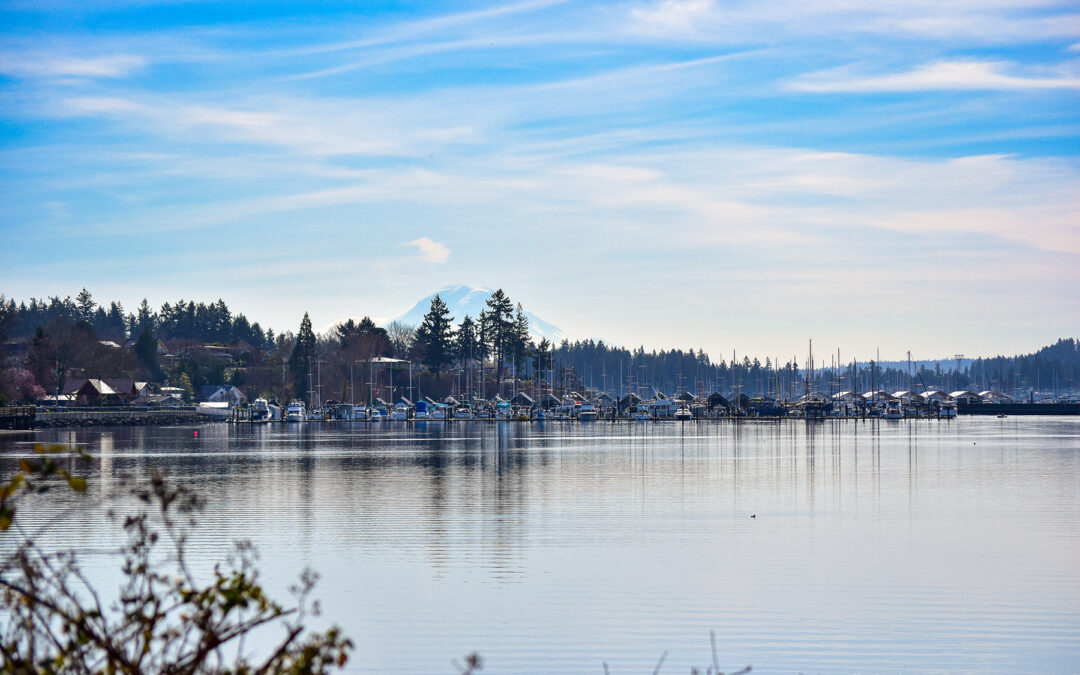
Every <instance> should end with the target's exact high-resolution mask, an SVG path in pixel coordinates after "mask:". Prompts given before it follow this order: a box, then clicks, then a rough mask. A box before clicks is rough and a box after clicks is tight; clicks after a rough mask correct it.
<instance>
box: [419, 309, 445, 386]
mask: <svg viewBox="0 0 1080 675" xmlns="http://www.w3.org/2000/svg"><path fill="white" fill-rule="evenodd" d="M453 321H454V317H452V316H450V310H449V309H448V308H447V307H446V303H445V302H443V301H442V298H440V297H439V295H438V294H435V297H434V298H432V299H431V309H429V310H428V313H427V314H425V315H424V320H423V321H422V322H421V323H420V327H419V328H418V329H417V331H416V340H417V343H418V344H419V345H420V349H421V354H422V357H423V363H424V365H425V366H427V367H428V368H430V369H431V370H432V371H433V372H434V373H435V377H436V378H437V377H439V373H440V371H441V370H442V366H443V364H444V363H446V362H448V361H450V359H451V358H452V357H453V349H452V347H453V343H452V338H453Z"/></svg>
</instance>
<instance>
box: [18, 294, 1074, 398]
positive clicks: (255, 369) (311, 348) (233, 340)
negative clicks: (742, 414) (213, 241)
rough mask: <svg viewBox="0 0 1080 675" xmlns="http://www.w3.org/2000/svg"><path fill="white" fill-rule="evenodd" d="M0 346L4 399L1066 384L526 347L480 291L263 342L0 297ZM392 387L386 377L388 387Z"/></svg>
mask: <svg viewBox="0 0 1080 675" xmlns="http://www.w3.org/2000/svg"><path fill="white" fill-rule="evenodd" d="M159 340H161V341H163V343H164V344H166V345H167V347H168V351H169V352H170V354H169V356H168V357H166V360H162V359H160V358H159V349H158V341H159ZM0 341H3V342H4V343H12V342H14V343H20V342H21V343H22V344H23V346H24V352H22V355H21V357H16V358H12V357H10V356H9V357H8V358H7V359H6V363H5V366H6V367H5V368H3V369H2V371H0V398H2V399H3V400H7V401H29V400H33V399H34V398H35V397H39V396H40V395H41V394H42V391H44V392H45V393H52V392H53V391H54V390H56V389H59V388H62V387H63V383H64V381H65V380H66V378H67V377H68V376H69V375H80V376H87V377H124V376H127V377H133V378H136V379H146V380H149V381H153V382H168V383H169V384H174V385H177V386H181V387H182V388H184V389H186V390H187V391H189V393H191V394H192V395H196V394H197V393H198V391H199V389H200V387H201V386H203V385H207V384H214V385H217V384H234V385H237V386H241V387H246V388H247V389H248V390H249V393H250V394H252V395H258V394H262V395H273V396H277V397H279V398H292V397H298V398H306V397H307V395H308V394H309V393H310V392H312V391H313V390H314V389H315V388H316V387H318V388H319V390H320V392H321V398H323V399H331V398H336V399H339V400H364V399H365V398H366V397H365V396H363V395H362V394H363V393H364V392H365V389H366V391H367V392H368V393H369V394H371V393H374V394H375V395H382V394H383V392H387V393H389V394H390V395H394V392H395V391H400V390H398V389H397V386H395V388H394V389H393V390H390V389H386V388H385V383H384V381H383V380H384V379H385V380H389V379H391V378H392V377H393V373H391V374H390V375H389V376H387V374H385V373H383V374H382V375H380V373H379V372H378V371H377V370H376V369H374V368H372V367H371V366H370V363H371V360H372V359H373V358H375V357H394V358H397V359H401V360H403V361H404V362H408V363H411V364H413V366H414V372H413V373H412V374H413V375H414V376H415V378H416V380H417V382H416V383H414V386H413V389H412V390H411V391H410V394H411V395H415V394H417V393H419V392H423V393H426V394H429V395H432V396H445V395H447V394H454V395H457V396H462V395H470V394H471V395H476V394H479V393H481V392H484V393H485V394H486V395H487V396H491V395H492V394H494V393H496V392H501V391H503V390H504V389H505V388H506V382H508V381H509V382H521V383H522V385H521V388H522V389H524V390H527V391H530V392H531V393H534V394H537V393H547V392H552V393H556V394H557V395H561V394H562V393H567V392H570V391H578V392H580V393H584V391H585V390H586V389H590V388H591V389H595V390H602V391H607V392H609V393H611V394H613V395H618V396H620V397H621V396H624V395H626V393H627V392H630V391H633V392H634V393H636V394H638V395H640V396H652V395H654V394H655V393H657V392H660V393H664V394H666V395H669V396H670V395H675V394H677V393H679V392H682V391H689V392H691V393H695V394H696V393H709V392H713V391H718V392H721V393H723V394H725V395H727V396H731V395H738V394H746V395H748V396H760V395H766V396H769V395H771V396H777V397H779V398H788V399H790V398H797V397H798V396H800V395H802V394H803V393H804V392H805V391H808V390H809V391H822V392H826V393H833V392H839V391H845V390H848V391H857V392H865V391H869V390H870V389H886V390H889V391H895V390H898V389H908V388H912V389H915V390H916V391H922V390H923V388H924V387H925V388H929V389H939V390H947V391H952V390H953V389H975V390H983V389H993V390H998V391H1002V390H1004V391H1006V392H1009V393H1018V392H1022V391H1024V390H1037V391H1041V392H1062V391H1067V390H1075V388H1076V386H1077V384H1078V383H1080V352H1078V342H1077V340H1076V339H1074V338H1063V339H1061V340H1058V341H1057V342H1056V343H1055V344H1053V345H1050V346H1048V347H1045V348H1043V349H1041V350H1039V351H1038V352H1035V353H1033V354H1027V355H1019V356H1012V357H1005V356H996V357H989V358H980V359H975V360H974V361H972V362H970V365H967V366H965V367H963V368H959V369H957V368H948V367H946V368H942V366H941V364H940V363H936V364H934V367H933V368H929V367H927V366H926V365H925V364H922V365H920V366H919V368H918V369H917V370H916V371H915V372H911V373H909V372H908V371H907V369H906V368H901V367H896V366H895V365H891V366H887V367H883V366H882V365H881V364H878V363H875V362H873V361H871V362H868V363H849V364H843V365H840V366H839V367H837V366H836V365H835V364H831V365H830V367H826V368H822V367H821V366H820V365H816V366H815V367H814V368H813V369H810V368H808V365H809V364H808V363H807V362H806V360H805V359H802V360H801V363H800V359H799V358H796V357H791V358H782V359H776V358H772V357H766V358H765V359H764V360H761V359H759V358H757V357H752V356H750V355H748V354H744V355H734V354H733V355H731V358H727V357H726V355H725V356H722V357H721V358H719V359H713V358H711V357H710V355H709V354H707V353H706V352H705V351H704V350H703V349H700V348H696V349H695V348H688V349H685V350H684V349H678V348H674V349H667V350H664V349H661V350H651V351H646V350H645V348H644V347H640V346H639V347H637V348H636V349H628V348H626V347H620V346H611V345H608V344H606V343H605V342H604V341H603V340H592V339H588V340H576V341H573V342H571V341H569V340H562V341H561V342H560V343H559V344H557V345H556V344H553V343H551V342H550V341H549V340H547V339H546V338H545V339H541V340H539V341H536V340H534V339H533V338H532V336H531V335H530V332H529V322H528V319H527V318H526V314H525V310H524V308H523V307H522V305H521V304H520V303H516V304H515V303H514V302H513V301H512V300H511V299H510V297H509V296H508V295H507V294H506V293H505V292H504V291H503V290H502V289H499V290H496V291H495V292H494V293H492V295H491V296H490V297H489V298H488V300H487V302H486V303H485V306H484V309H483V311H481V312H480V315H479V316H477V317H471V316H464V317H454V316H451V315H450V311H449V309H448V307H447V306H446V303H445V302H443V300H442V299H441V298H440V297H439V296H437V295H436V296H435V297H434V298H433V300H432V302H431V306H430V308H429V310H428V312H427V313H426V314H425V315H424V317H423V320H422V321H421V323H420V324H419V325H418V326H409V325H404V324H401V323H400V322H391V323H389V324H387V325H385V326H378V325H376V324H375V322H374V321H372V320H371V319H370V318H368V317H364V318H362V319H360V320H355V319H348V320H346V321H343V322H340V323H338V324H335V325H334V326H333V327H332V328H331V329H330V330H328V331H327V332H326V333H324V334H321V335H319V334H316V333H315V331H314V330H313V328H312V325H311V320H310V317H309V316H308V315H307V314H306V313H305V314H304V317H303V319H302V320H301V322H300V326H299V328H298V331H297V332H296V333H293V332H292V331H283V332H281V333H275V332H274V331H273V330H271V329H263V328H262V327H261V326H260V325H259V323H257V322H251V321H249V320H248V319H247V317H246V316H245V315H244V314H242V313H237V314H234V313H233V312H232V311H230V309H229V308H228V306H227V305H226V304H225V302H224V301H222V300H218V301H216V302H211V303H203V302H195V301H185V300H182V299H181V300H178V301H176V302H166V303H165V304H163V305H162V306H161V308H160V309H158V310H156V311H155V310H153V309H152V308H151V307H150V306H149V303H148V302H147V301H146V300H143V302H142V303H140V305H139V307H138V308H137V309H136V311H134V312H126V311H125V310H124V308H123V307H122V305H121V304H120V303H119V302H115V301H114V302H109V303H102V304H98V303H97V302H95V300H94V298H93V296H92V295H91V294H90V293H89V291H87V290H86V289H83V290H82V291H80V292H79V293H78V294H77V295H76V296H75V298H74V299H72V298H70V297H67V298H62V299H61V298H58V297H50V298H48V299H46V300H38V299H34V298H31V299H30V300H29V301H25V302H20V303H16V302H15V301H14V299H6V298H5V297H4V296H3V295H0ZM109 341H111V342H115V343H117V344H123V343H124V342H125V341H127V342H128V344H129V347H130V348H128V349H117V348H116V347H115V346H114V345H111V344H108V342H109ZM103 343H104V344H103ZM214 345H217V347H214ZM8 346H9V347H11V345H10V344H9V345H8ZM12 349H13V347H12ZM215 349H216V350H217V351H214V350H215ZM10 351H11V349H9V352H10ZM364 364H369V365H367V366H366V367H365V365H364ZM391 368H393V367H391ZM403 377H404V374H401V375H399V383H400V380H401V379H402V378H403ZM380 378H382V379H380ZM358 384H359V387H357V385H358ZM513 388H517V386H516V385H514V386H513ZM358 392H359V395H358Z"/></svg>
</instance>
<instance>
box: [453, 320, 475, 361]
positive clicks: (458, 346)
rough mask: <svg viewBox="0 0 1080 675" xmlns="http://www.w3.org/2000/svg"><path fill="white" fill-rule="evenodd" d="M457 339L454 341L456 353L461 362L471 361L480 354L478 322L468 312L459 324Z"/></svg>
mask: <svg viewBox="0 0 1080 675" xmlns="http://www.w3.org/2000/svg"><path fill="white" fill-rule="evenodd" d="M456 338H457V339H456V340H455V341H454V355H455V356H456V357H457V360H458V362H459V363H469V362H471V361H474V360H475V359H476V357H477V356H479V349H477V340H478V336H477V334H476V322H475V321H473V320H472V318H471V317H470V316H469V315H468V314H466V315H465V318H464V319H462V320H461V325H460V326H458V330H457V335H456Z"/></svg>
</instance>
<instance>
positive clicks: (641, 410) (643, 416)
mask: <svg viewBox="0 0 1080 675" xmlns="http://www.w3.org/2000/svg"><path fill="white" fill-rule="evenodd" d="M631 417H633V418H634V419H635V420H637V421H638V422H647V421H649V420H651V419H652V414H650V413H649V409H648V408H646V407H645V406H638V407H637V410H635V411H634V412H633V414H632V415H631Z"/></svg>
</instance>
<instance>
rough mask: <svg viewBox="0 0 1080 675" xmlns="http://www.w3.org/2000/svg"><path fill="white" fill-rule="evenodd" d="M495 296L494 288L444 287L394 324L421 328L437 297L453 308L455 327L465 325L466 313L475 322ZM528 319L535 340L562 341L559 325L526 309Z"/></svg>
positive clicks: (451, 313) (515, 302)
mask: <svg viewBox="0 0 1080 675" xmlns="http://www.w3.org/2000/svg"><path fill="white" fill-rule="evenodd" d="M491 293H492V289H489V288H473V287H472V286H466V285H464V284H462V285H460V286H448V287H446V288H440V289H439V290H437V291H436V292H435V293H432V294H431V295H429V296H427V297H426V298H423V299H422V300H420V301H419V302H417V303H416V304H415V305H413V307H412V309H410V310H409V311H407V312H405V313H404V314H402V315H400V316H398V317H395V318H394V319H393V321H400V322H401V323H405V324H411V325H414V326H419V325H420V322H421V321H423V320H424V315H425V314H427V313H428V310H429V309H431V300H432V298H434V297H435V295H436V294H438V296H439V297H440V298H442V301H443V302H445V303H446V306H447V308H449V309H450V316H452V317H454V324H455V325H456V324H459V323H461V320H462V319H464V318H465V315H466V314H467V315H469V316H471V317H472V318H473V320H474V321H475V320H476V319H478V318H480V312H482V311H484V310H485V309H486V305H485V304H484V303H486V302H487V300H488V298H490V297H491ZM508 295H509V294H508ZM510 299H511V300H512V301H513V302H514V304H515V305H516V304H517V299H516V298H514V296H513V295H510ZM525 316H526V317H528V319H529V332H530V333H532V335H533V338H534V339H536V340H540V339H542V338H547V339H548V340H550V341H551V342H558V341H559V340H561V339H562V337H563V332H562V329H560V328H559V327H558V326H555V325H553V324H550V323H548V322H547V321H544V320H543V319H541V318H540V317H538V316H536V315H535V314H533V313H532V312H530V311H529V310H528V309H527V308H526V309H525Z"/></svg>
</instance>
